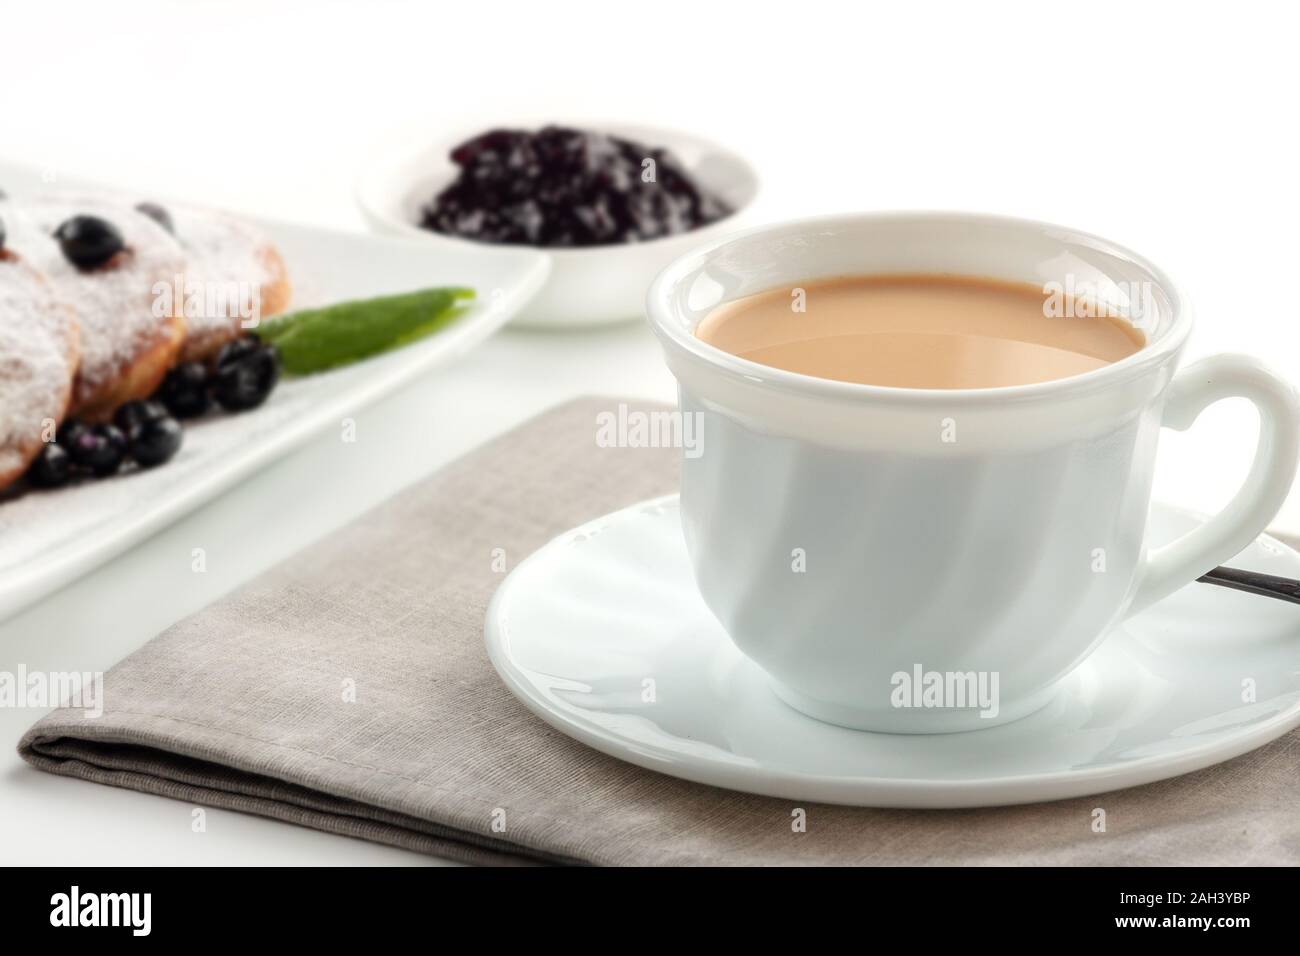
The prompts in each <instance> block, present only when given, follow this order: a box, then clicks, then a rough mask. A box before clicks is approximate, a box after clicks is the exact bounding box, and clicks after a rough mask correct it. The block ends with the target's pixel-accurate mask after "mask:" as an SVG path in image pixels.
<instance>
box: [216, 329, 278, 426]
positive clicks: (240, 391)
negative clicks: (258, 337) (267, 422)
mask: <svg viewBox="0 0 1300 956" xmlns="http://www.w3.org/2000/svg"><path fill="white" fill-rule="evenodd" d="M243 341H247V340H243ZM237 344H238V343H235V342H231V343H230V344H229V345H227V346H226V347H225V348H223V349H222V350H221V354H220V355H219V356H218V357H217V369H216V374H215V381H214V382H213V386H212V393H213V395H214V396H215V397H216V399H217V401H218V402H219V403H220V404H221V407H222V408H224V409H226V410H227V411H231V412H242V411H244V410H246V409H249V408H256V407H257V406H258V405H261V404H262V403H263V402H264V401H266V397H267V396H268V395H270V394H271V391H272V389H274V388H275V384H276V382H278V381H279V380H280V353H279V351H277V350H276V348H275V346H273V345H260V344H257V343H254V346H253V348H252V350H251V351H247V350H244V349H243V348H241V349H235V348H232V346H235V345H237ZM227 350H229V351H227Z"/></svg>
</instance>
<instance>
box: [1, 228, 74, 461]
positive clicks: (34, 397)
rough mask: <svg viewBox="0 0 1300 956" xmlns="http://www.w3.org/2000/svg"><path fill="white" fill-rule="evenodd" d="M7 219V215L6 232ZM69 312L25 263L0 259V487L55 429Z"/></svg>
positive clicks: (64, 388)
mask: <svg viewBox="0 0 1300 956" xmlns="http://www.w3.org/2000/svg"><path fill="white" fill-rule="evenodd" d="M11 218H12V217H11V216H10V215H9V214H8V210H6V214H5V219H6V226H7V227H8V226H9V222H10V220H11ZM76 336H77V327H76V321H75V318H74V316H73V313H72V310H71V309H70V308H69V307H68V306H67V304H66V303H65V302H63V301H62V300H61V299H60V298H59V297H58V296H57V295H56V293H55V291H54V289H53V287H52V286H51V285H50V284H49V283H48V282H47V281H46V280H45V278H44V277H43V276H42V275H41V273H40V272H38V271H37V270H36V269H34V268H33V267H32V266H31V265H29V264H28V263H27V262H25V261H23V260H21V259H20V258H19V257H18V256H16V255H14V254H12V253H9V254H5V253H0V485H2V484H3V483H4V476H6V475H9V474H11V473H12V472H15V471H17V470H20V469H22V468H23V467H24V466H25V465H26V463H27V460H28V459H29V458H30V456H31V454H32V451H33V450H34V449H37V448H38V447H39V445H40V443H41V441H42V440H43V439H44V438H45V437H46V435H45V434H44V433H45V429H46V428H47V427H48V426H49V425H50V424H52V423H55V424H56V423H58V422H59V421H60V420H61V419H62V417H63V412H64V409H65V408H66V406H67V403H68V396H69V394H70V391H71V387H72V375H73V372H74V370H75V362H76Z"/></svg>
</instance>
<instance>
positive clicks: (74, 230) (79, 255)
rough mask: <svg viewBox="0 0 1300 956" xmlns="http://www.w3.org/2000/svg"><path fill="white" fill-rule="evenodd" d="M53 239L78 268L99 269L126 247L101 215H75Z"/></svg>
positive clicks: (111, 225) (114, 229)
mask: <svg viewBox="0 0 1300 956" xmlns="http://www.w3.org/2000/svg"><path fill="white" fill-rule="evenodd" d="M54 238H55V239H57V240H58V241H59V246H60V247H61V248H62V249H63V254H64V256H66V257H67V259H68V261H69V262H71V263H72V264H73V265H74V266H76V267H77V268H78V269H98V268H99V267H100V266H102V265H104V263H106V262H108V260H109V259H112V258H113V256H115V255H117V254H118V253H119V252H121V251H122V250H123V249H125V248H126V240H125V239H123V238H122V233H121V231H120V230H119V229H118V228H117V226H115V225H113V224H112V223H111V222H108V221H107V220H104V219H100V218H99V217H98V216H73V217H72V218H71V219H68V220H66V221H65V222H63V223H62V224H61V225H60V226H59V228H58V229H55V230H54Z"/></svg>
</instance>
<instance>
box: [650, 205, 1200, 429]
mask: <svg viewBox="0 0 1300 956" xmlns="http://www.w3.org/2000/svg"><path fill="white" fill-rule="evenodd" d="M905 220H912V221H927V220H928V221H932V222H939V221H946V222H958V223H968V224H972V225H979V224H984V225H1002V226H1014V227H1020V228H1024V229H1031V230H1037V231H1040V232H1049V231H1050V232H1052V233H1055V234H1058V235H1060V236H1061V238H1062V239H1063V240H1064V241H1066V242H1070V243H1074V244H1077V245H1084V246H1090V247H1092V248H1095V249H1098V250H1101V251H1105V252H1108V253H1111V254H1114V255H1117V256H1119V257H1121V258H1124V259H1127V260H1129V261H1130V262H1132V263H1133V264H1134V265H1136V266H1137V267H1138V268H1140V269H1142V270H1143V271H1145V272H1146V273H1147V274H1148V275H1149V276H1150V277H1151V279H1152V280H1153V281H1154V282H1155V283H1156V284H1157V286H1158V287H1159V288H1160V289H1161V290H1162V291H1163V292H1164V294H1165V296H1166V297H1167V298H1168V300H1169V308H1170V322H1169V325H1168V328H1166V329H1164V330H1163V331H1161V332H1160V333H1159V334H1156V335H1153V336H1151V337H1149V338H1148V339H1147V341H1146V343H1145V344H1143V346H1142V347H1141V348H1139V349H1138V350H1137V351H1136V352H1134V353H1133V354H1132V355H1128V356H1125V357H1124V358H1122V359H1120V360H1119V361H1116V362H1111V363H1109V364H1107V365H1104V366H1102V367H1101V368H1097V369H1093V370H1091V371H1088V372H1083V373H1080V374H1078V375H1071V376H1067V377H1065V378H1056V379H1049V380H1047V381H1045V382H1033V383H1030V384H1026V385H998V386H992V387H987V388H952V389H942V388H911V387H903V386H894V385H867V384H863V383H859V382H845V381H840V380H837V379H828V378H818V377H817V376H814V375H806V374H804V373H802V372H792V371H789V370H787V369H781V368H775V367H773V366H770V365H762V364H760V363H758V362H753V361H750V360H749V359H744V358H741V357H740V356H737V355H733V354H732V353H730V352H727V351H724V350H723V349H720V348H718V347H717V346H715V345H710V344H709V343H708V342H705V341H704V340H702V339H700V338H698V337H697V336H696V335H695V334H694V329H693V328H687V327H686V326H685V325H684V324H683V323H680V322H677V321H675V318H676V316H675V312H674V308H673V305H672V301H673V294H674V292H675V290H676V288H677V286H678V285H679V284H680V283H681V281H682V280H683V278H684V277H685V276H686V275H687V274H688V273H690V272H692V271H694V270H695V269H697V268H699V267H700V266H702V265H704V264H705V263H706V262H707V261H708V260H709V259H711V258H713V257H715V256H716V255H718V254H719V253H720V252H722V251H723V250H725V249H727V248H730V247H734V246H736V245H738V244H740V243H743V242H746V241H748V240H750V239H753V238H755V237H758V236H793V235H798V234H800V233H805V232H809V231H812V230H816V229H819V228H825V227H833V226H847V225H850V224H863V223H866V224H870V223H880V224H885V223H893V222H900V221H905ZM916 271H917V272H924V271H925V270H924V269H923V268H922V269H918V270H916ZM863 274H867V273H863ZM646 314H647V316H648V318H649V321H650V326H651V329H652V330H653V331H654V332H655V334H656V335H657V336H658V338H659V339H660V341H661V342H662V343H663V344H664V346H665V347H666V348H668V347H671V348H675V349H676V350H677V351H678V352H679V353H680V354H682V355H683V356H685V357H687V358H688V359H689V360H692V361H693V362H695V363H696V364H697V365H704V366H708V367H709V368H711V369H713V370H715V371H719V372H722V373H724V374H726V375H727V376H729V377H732V378H738V379H742V380H744V381H747V382H749V383H751V384H755V385H759V386H764V387H769V388H773V389H776V390H779V391H784V392H794V393H797V394H802V395H806V396H810V397H813V398H822V399H830V400H835V401H848V402H859V401H888V402H894V403H900V402H902V403H908V404H951V403H953V402H958V401H963V402H975V403H986V402H987V403H1001V402H1019V401H1032V400H1037V399H1048V398H1053V397H1060V396H1061V395H1062V394H1064V393H1071V392H1079V391H1093V390H1096V389H1102V388H1106V387H1109V386H1111V385H1113V384H1115V383H1116V382H1119V381H1126V380H1129V379H1132V378H1136V377H1139V376H1140V375H1142V374H1144V373H1145V372H1147V371H1149V370H1150V369H1152V368H1155V367H1158V366H1160V365H1161V364H1163V363H1164V362H1166V361H1167V360H1169V359H1171V358H1173V357H1175V356H1177V354H1178V353H1179V351H1180V350H1181V349H1182V346H1183V345H1184V343H1185V342H1186V340H1187V336H1188V334H1189V333H1190V332H1191V328H1192V314H1191V310H1190V308H1189V307H1188V303H1187V298H1186V296H1185V295H1184V293H1183V291H1182V289H1181V288H1180V287H1179V285H1178V284H1177V283H1176V282H1174V281H1173V279H1172V278H1171V277H1170V276H1169V275H1168V274H1167V273H1166V272H1165V271H1164V270H1163V269H1161V268H1160V267H1159V266H1157V265H1156V264H1155V263H1153V262H1151V260H1149V259H1147V258H1146V257H1145V256H1143V255H1141V254H1139V253H1137V252H1134V251H1133V250H1132V249H1129V248H1128V247H1127V246H1123V245H1121V244H1120V243H1117V242H1113V241H1111V240H1110V239H1106V238H1105V237H1103V236H1098V235H1096V234H1094V233H1090V232H1085V231H1083V230H1081V229H1075V228H1073V227H1070V226H1062V225H1058V224H1056V223H1050V222H1044V221H1041V220H1036V219H1025V218H1020V217H1016V216H1001V215H995V214H991V213H978V212H962V211H946V210H889V211H881V212H865V213H863V212H858V213H838V214H833V215H823V216H807V217H802V218H799V219H791V220H784V221H782V222H778V223H768V224H766V225H760V226H753V227H750V228H748V229H742V230H738V231H735V232H731V233H729V234H727V235H726V236H723V237H721V238H719V239H715V240H714V241H712V242H709V243H705V244H703V245H700V246H696V247H695V248H693V249H692V250H691V251H689V252H687V253H685V254H683V255H681V256H679V257H678V258H676V259H674V260H673V261H672V262H671V263H669V264H668V265H667V266H666V267H665V268H664V269H663V270H662V271H661V272H660V273H659V275H658V276H656V277H655V279H654V281H653V282H652V283H651V284H650V288H649V290H648V291H647V293H646Z"/></svg>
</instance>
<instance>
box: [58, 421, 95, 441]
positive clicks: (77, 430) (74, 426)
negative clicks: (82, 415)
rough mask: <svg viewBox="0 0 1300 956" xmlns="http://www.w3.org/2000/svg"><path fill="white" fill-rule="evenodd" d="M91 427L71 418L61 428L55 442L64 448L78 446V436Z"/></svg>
mask: <svg viewBox="0 0 1300 956" xmlns="http://www.w3.org/2000/svg"><path fill="white" fill-rule="evenodd" d="M89 427H90V426H89V425H87V424H86V423H85V422H82V421H78V420H77V419H75V418H69V419H68V420H67V421H65V422H64V423H63V424H62V425H60V426H59V431H58V433H57V434H56V435H55V437H54V440H55V441H56V442H58V443H59V444H60V445H62V446H63V447H64V448H68V447H69V446H71V445H74V444H76V442H77V436H78V435H80V434H81V433H82V432H83V431H85V430H86V429H88V428H89Z"/></svg>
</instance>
